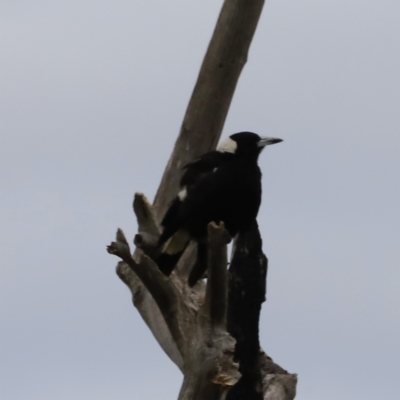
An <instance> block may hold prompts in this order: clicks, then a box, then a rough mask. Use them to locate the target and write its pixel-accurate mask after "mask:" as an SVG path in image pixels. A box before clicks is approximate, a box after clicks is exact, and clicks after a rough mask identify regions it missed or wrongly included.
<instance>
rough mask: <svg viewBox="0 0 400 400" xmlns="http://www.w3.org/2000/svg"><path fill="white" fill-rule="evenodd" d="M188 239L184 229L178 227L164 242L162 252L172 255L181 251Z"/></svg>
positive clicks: (188, 236)
mask: <svg viewBox="0 0 400 400" xmlns="http://www.w3.org/2000/svg"><path fill="white" fill-rule="evenodd" d="M189 240H190V235H189V233H188V232H187V231H185V230H184V229H179V231H178V232H176V233H175V234H174V235H173V236H172V237H171V238H170V239H169V240H168V242H167V243H166V244H165V246H164V248H163V253H166V254H169V255H173V254H176V253H180V252H181V251H183V250H184V249H185V247H186V245H187V243H188V242H189Z"/></svg>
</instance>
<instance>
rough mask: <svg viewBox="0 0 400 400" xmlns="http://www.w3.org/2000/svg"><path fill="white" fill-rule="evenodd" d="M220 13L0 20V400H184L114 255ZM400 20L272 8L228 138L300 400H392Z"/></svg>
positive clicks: (5, 10) (198, 8)
mask: <svg viewBox="0 0 400 400" xmlns="http://www.w3.org/2000/svg"><path fill="white" fill-rule="evenodd" d="M221 4H222V1H216V0H201V1H200V0H192V1H184V0H170V1H138V0H137V1H133V0H114V1H111V0H96V1H94V0H79V1H78V0H68V1H66V0H57V1H50V0H48V1H44V0H37V1H26V0H12V1H7V0H2V1H0V43H1V49H0V54H1V56H0V57H1V90H0V98H1V99H0V101H1V119H0V123H1V166H2V168H1V194H2V207H1V237H0V243H1V244H0V246H1V261H2V265H1V271H0V285H1V288H0V296H1V298H0V301H1V321H0V322H1V332H0V334H1V359H0V374H1V378H0V381H1V389H0V391H1V392H0V393H2V396H1V397H2V399H4V400H55V399H56V400H71V399H74V400H88V399H96V400H111V399H113V400H114V399H118V400H132V399H141V400H153V399H175V398H177V395H178V391H179V388H180V385H181V380H182V377H181V375H180V372H179V371H178V370H177V368H176V367H175V366H174V365H173V364H172V363H171V362H170V361H169V359H168V358H167V356H165V355H164V353H163V352H162V350H161V349H160V348H159V346H158V344H157V343H156V342H155V340H154V339H153V337H152V335H151V333H150V332H149V331H148V329H147V327H146V326H145V324H144V323H143V321H142V320H141V318H140V317H139V315H138V313H137V311H136V310H135V309H134V308H133V306H132V304H131V300H130V293H129V292H128V290H127V288H126V287H125V286H124V284H123V283H122V282H121V281H120V280H119V279H118V278H117V276H116V275H115V265H116V262H117V259H116V258H115V257H112V256H110V255H108V254H107V253H106V251H105V246H106V245H107V244H108V243H109V242H110V241H111V240H112V239H113V237H114V233H115V231H116V228H117V227H121V228H123V229H124V231H125V232H126V234H127V236H128V237H129V238H132V237H133V235H134V234H135V230H136V221H135V219H134V215H133V213H132V211H131V201H132V198H133V193H134V192H135V191H140V192H144V193H145V194H146V195H147V196H148V197H149V198H150V199H151V198H153V197H154V195H155V191H156V189H157V187H158V184H159V181H160V178H161V175H162V173H163V170H164V167H165V165H166V162H167V160H168V157H169V155H170V152H171V150H172V148H173V144H174V141H175V138H176V136H177V134H178V132H179V128H180V124H181V120H182V117H183V115H184V112H185V109H186V105H187V103H188V100H189V97H190V94H191V91H192V89H193V86H194V83H195V80H196V77H197V73H198V70H199V66H200V63H201V61H202V57H203V55H204V53H205V50H206V47H207V44H208V41H209V39H210V36H211V33H212V30H213V27H214V24H215V22H216V19H217V16H218V13H219V9H220V7H221ZM399 18H400V3H399V1H398V0H393V1H390V0H379V1H376V0H375V1H371V0H330V1H328V0H286V1H278V0H269V1H267V3H266V6H265V8H264V11H263V15H262V17H261V20H260V22H259V26H258V29H257V31H256V34H255V38H254V41H253V44H252V47H251V49H250V56H249V60H248V63H247V65H246V67H245V69H244V71H243V74H242V76H241V79H240V82H239V85H238V88H237V90H236V93H235V96H234V100H233V103H232V106H231V108H230V112H229V115H228V118H227V121H226V124H225V128H224V132H223V136H227V135H229V134H232V133H234V132H238V131H241V130H250V131H254V132H257V133H259V134H261V135H269V136H276V137H281V138H283V139H284V140H285V141H284V142H283V143H282V144H279V145H277V146H272V147H271V148H269V149H267V150H266V151H265V152H264V153H263V154H262V156H261V158H260V166H261V169H262V171H263V187H264V194H263V203H262V207H261V211H260V214H259V224H260V226H261V230H262V234H263V238H264V250H265V252H266V254H267V256H268V257H269V260H270V267H269V276H268V302H267V303H265V304H264V307H263V311H262V322H261V326H260V329H261V341H262V344H263V346H264V348H265V350H266V351H267V352H268V353H269V354H270V355H271V356H272V357H273V358H274V359H275V361H276V362H278V363H279V364H281V365H282V366H283V367H285V368H286V369H288V370H289V371H290V372H296V373H298V374H299V383H298V396H297V399H298V400H339V399H340V400H358V399H360V400H377V399H395V398H400V379H399V376H400V344H399V342H400V340H399V338H400V251H399V247H400V213H399V204H400V187H399V172H400V168H399V155H400V137H399V131H400V117H399V114H400V112H399V111H400V82H399V71H400V46H399V35H400V22H399V21H400V20H399Z"/></svg>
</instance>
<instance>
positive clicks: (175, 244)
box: [155, 229, 190, 276]
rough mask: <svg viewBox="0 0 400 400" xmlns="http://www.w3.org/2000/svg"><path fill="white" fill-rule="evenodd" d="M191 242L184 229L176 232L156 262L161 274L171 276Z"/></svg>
mask: <svg viewBox="0 0 400 400" xmlns="http://www.w3.org/2000/svg"><path fill="white" fill-rule="evenodd" d="M189 242H190V235H189V233H188V232H187V231H186V230H184V229H179V230H178V231H177V232H175V233H174V234H173V235H172V236H171V237H170V238H169V239H168V241H167V242H166V243H165V244H164V246H163V247H162V250H161V253H160V254H159V255H158V257H157V259H156V260H155V261H156V262H157V264H158V267H159V268H160V270H161V272H163V273H164V274H165V275H167V276H169V275H170V274H171V272H172V271H173V270H174V268H175V266H176V264H177V263H178V261H179V259H180V258H181V256H182V254H183V252H184V251H185V250H186V247H187V245H188V244H189Z"/></svg>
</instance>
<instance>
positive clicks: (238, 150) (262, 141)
mask: <svg viewBox="0 0 400 400" xmlns="http://www.w3.org/2000/svg"><path fill="white" fill-rule="evenodd" d="M280 142H282V139H277V138H273V137H261V136H258V135H257V134H256V133H252V132H240V133H235V134H233V135H231V136H229V137H228V138H227V139H225V140H224V141H222V142H221V144H220V145H219V146H218V147H217V151H220V152H223V153H233V154H235V155H238V156H240V157H245V158H247V157H250V158H253V157H255V158H257V157H258V155H259V154H260V153H261V151H262V150H263V149H264V147H265V146H268V145H270V144H275V143H280Z"/></svg>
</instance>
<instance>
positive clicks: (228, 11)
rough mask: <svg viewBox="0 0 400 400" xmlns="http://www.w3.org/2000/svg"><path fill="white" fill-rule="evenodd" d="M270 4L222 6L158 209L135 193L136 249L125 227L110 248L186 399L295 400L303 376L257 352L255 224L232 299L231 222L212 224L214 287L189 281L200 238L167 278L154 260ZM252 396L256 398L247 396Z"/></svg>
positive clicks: (241, 254)
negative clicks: (178, 374) (227, 226)
mask: <svg viewBox="0 0 400 400" xmlns="http://www.w3.org/2000/svg"><path fill="white" fill-rule="evenodd" d="M263 4H264V1H263V0H226V1H225V2H224V5H223V7H222V10H221V13H220V16H219V19H218V22H217V26H216V28H215V31H214V34H213V37H212V39H211V42H210V45H209V47H208V50H207V53H206V56H205V58H204V61H203V64H202V67H201V70H200V73H199V77H198V80H197V83H196V86H195V88H194V91H193V94H192V97H191V99H190V102H189V105H188V108H187V111H186V114H185V117H184V121H183V123H182V127H181V130H180V134H179V136H178V139H177V141H176V144H175V148H174V150H173V153H172V155H171V158H170V160H169V162H168V165H167V167H166V170H165V172H164V175H163V178H162V180H161V184H160V187H159V189H158V192H157V195H156V197H155V200H154V206H151V204H150V203H149V202H148V201H147V200H146V198H145V197H144V196H143V195H141V194H137V195H135V201H134V211H135V214H136V217H137V220H138V227H139V228H138V234H137V235H136V236H135V240H134V243H135V245H136V246H137V250H136V251H135V253H134V255H133V256H132V255H131V252H130V249H129V245H128V243H127V241H126V239H125V236H124V235H123V233H122V231H121V230H119V231H118V233H117V239H116V241H115V242H113V243H112V244H111V245H110V246H109V248H108V251H109V252H110V253H111V254H115V255H117V256H118V257H120V258H121V259H122V262H120V263H119V264H118V266H117V274H118V276H119V277H120V278H121V280H122V281H123V282H124V283H125V284H126V285H127V286H128V287H129V289H130V290H131V292H132V296H133V303H134V305H135V307H136V308H137V309H138V311H139V313H140V315H141V316H142V318H143V319H144V321H145V322H146V324H147V325H148V327H149V328H150V330H151V332H152V333H153V335H154V336H155V338H156V340H157V341H158V343H159V344H160V346H161V347H162V348H163V350H164V351H165V353H166V354H167V355H168V356H169V357H170V359H171V360H172V361H173V362H174V363H175V364H176V365H177V366H178V367H179V368H180V370H181V371H182V373H183V375H184V381H183V385H182V388H181V391H180V394H179V400H205V399H207V400H223V399H225V398H226V396H227V394H228V392H229V389H230V388H231V387H234V385H235V384H236V383H237V382H238V381H239V383H238V385H237V387H238V389H235V390H232V391H231V392H230V394H229V396H233V397H230V398H231V400H233V399H235V400H236V399H239V398H240V399H246V400H247V399H250V400H251V399H253V398H254V399H258V398H260V399H261V398H264V400H291V399H293V398H294V395H295V388H296V376H295V375H290V374H288V373H287V372H286V371H285V370H284V369H283V368H281V367H279V366H278V365H277V364H275V363H274V362H273V361H272V359H270V358H269V357H268V356H267V355H266V354H265V353H264V352H263V351H262V350H261V349H260V348H259V342H258V318H259V311H260V308H261V303H262V301H264V295H265V291H264V290H265V275H266V258H265V256H263V254H262V250H261V239H260V237H259V233H258V230H257V229H256V230H252V231H251V232H249V233H248V234H246V235H245V236H242V237H239V239H238V243H237V252H236V255H235V257H234V260H233V262H232V266H231V271H230V274H231V277H232V278H231V283H230V288H229V301H228V283H227V270H226V267H227V259H226V232H225V230H224V229H223V226H219V227H218V226H215V225H213V224H210V226H209V270H208V282H207V284H206V283H205V282H204V281H200V282H199V283H198V284H197V285H196V286H195V287H194V288H190V287H188V285H187V283H186V282H187V274H188V271H189V270H190V268H191V267H192V265H193V263H194V256H195V246H194V245H193V244H191V245H190V246H189V248H188V249H187V251H186V252H185V254H184V255H183V257H182V258H181V260H180V262H179V264H178V268H176V270H175V271H174V272H173V273H172V274H171V276H170V277H169V278H167V277H165V276H164V275H163V274H162V273H161V272H160V271H159V270H158V268H157V266H156V265H155V263H154V262H153V261H152V257H154V255H155V252H156V251H157V250H156V243H157V239H158V237H159V234H160V229H159V225H158V224H159V221H160V219H161V218H162V216H163V215H164V213H165V211H166V209H167V207H168V205H169V204H170V202H171V200H172V198H173V197H174V196H175V195H176V193H177V190H178V183H179V179H180V176H181V168H182V166H184V165H185V164H186V163H188V162H190V161H192V160H193V159H195V158H196V157H198V156H199V155H201V154H203V153H205V152H207V151H209V150H211V149H213V148H215V146H216V143H217V142H218V139H219V137H220V134H221V131H222V127H223V124H224V121H225V118H226V115H227V112H228V109H229V105H230V102H231V100H232V96H233V93H234V90H235V87H236V84H237V81H238V79H239V76H240V73H241V70H242V68H243V66H244V64H245V62H246V60H247V54H248V49H249V46H250V43H251V40H252V37H253V34H254V32H255V29H256V26H257V22H258V19H259V16H260V14H261V10H262V7H263ZM247 267H249V271H247V269H246V268H247ZM246 271H247V272H246ZM234 282H239V283H240V284H238V285H236V284H234ZM252 285H255V286H252ZM250 287H253V289H252V290H250ZM243 290H244V291H245V299H244V300H245V303H244V304H247V305H248V306H249V307H250V308H249V309H251V313H250V314H249V319H248V320H247V319H246V318H242V317H244V315H243V314H244V313H243V310H244V308H243V307H246V306H245V305H244V304H241V303H240V298H241V293H242V291H243ZM263 291H264V292H263ZM228 310H229V311H228ZM227 312H229V318H227ZM227 319H228V321H229V322H228V324H229V328H228V329H227ZM246 324H249V326H248V328H246ZM228 331H229V332H230V334H229V333H228ZM231 335H232V336H234V337H235V339H236V340H237V343H236V341H235V339H233V337H232V336H231ZM234 358H235V360H234ZM236 360H237V361H239V363H240V365H238V363H236V362H235V361H236ZM238 368H240V372H241V374H240V373H239V372H238ZM240 376H241V378H240ZM239 378H240V380H239ZM249 393H250V396H253V395H254V396H253V397H248V394H249ZM243 394H244V395H245V397H243ZM234 396H236V397H234ZM238 396H239V397H238ZM240 396H242V397H240ZM257 396H258V397H257ZM260 396H261V397H260ZM262 396H263V397H262Z"/></svg>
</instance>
